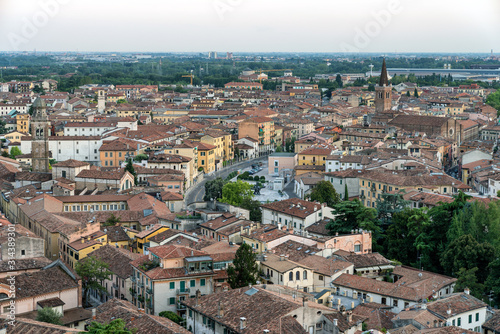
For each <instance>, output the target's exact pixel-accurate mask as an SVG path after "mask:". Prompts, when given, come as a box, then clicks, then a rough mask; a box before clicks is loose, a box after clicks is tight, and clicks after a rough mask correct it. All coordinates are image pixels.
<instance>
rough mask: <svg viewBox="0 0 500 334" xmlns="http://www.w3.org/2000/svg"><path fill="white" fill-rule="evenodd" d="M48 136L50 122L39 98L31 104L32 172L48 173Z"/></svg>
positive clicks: (44, 106) (43, 104) (45, 107)
mask: <svg viewBox="0 0 500 334" xmlns="http://www.w3.org/2000/svg"><path fill="white" fill-rule="evenodd" d="M49 136H50V121H49V117H48V116H47V106H46V105H45V102H44V101H43V100H42V99H41V98H37V99H36V100H35V101H34V102H33V117H32V120H31V162H32V171H33V172H37V173H49V172H50V170H49Z"/></svg>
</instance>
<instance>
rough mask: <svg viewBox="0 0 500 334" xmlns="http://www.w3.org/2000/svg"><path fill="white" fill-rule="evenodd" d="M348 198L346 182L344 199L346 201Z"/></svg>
mask: <svg viewBox="0 0 500 334" xmlns="http://www.w3.org/2000/svg"><path fill="white" fill-rule="evenodd" d="M348 200H349V189H347V182H346V184H345V186H344V201H348Z"/></svg>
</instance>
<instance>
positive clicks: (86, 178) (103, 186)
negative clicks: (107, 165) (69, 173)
mask: <svg viewBox="0 0 500 334" xmlns="http://www.w3.org/2000/svg"><path fill="white" fill-rule="evenodd" d="M75 182H76V189H77V190H83V189H87V190H88V191H94V190H95V189H98V190H99V191H104V190H108V189H117V190H121V191H123V190H127V189H130V188H132V187H133V186H134V185H135V182H134V176H133V175H132V174H130V173H129V172H128V171H126V170H124V169H121V170H116V171H103V170H95V169H87V170H82V171H81V172H80V173H78V175H77V176H76V177H75Z"/></svg>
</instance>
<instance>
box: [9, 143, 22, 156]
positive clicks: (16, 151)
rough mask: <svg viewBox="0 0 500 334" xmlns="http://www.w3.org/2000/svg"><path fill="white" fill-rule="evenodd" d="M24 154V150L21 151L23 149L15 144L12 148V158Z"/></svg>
mask: <svg viewBox="0 0 500 334" xmlns="http://www.w3.org/2000/svg"><path fill="white" fill-rule="evenodd" d="M21 154H23V152H21V149H20V148H19V147H17V146H14V147H12V148H11V149H10V158H11V159H15V158H16V157H17V156H18V155H21Z"/></svg>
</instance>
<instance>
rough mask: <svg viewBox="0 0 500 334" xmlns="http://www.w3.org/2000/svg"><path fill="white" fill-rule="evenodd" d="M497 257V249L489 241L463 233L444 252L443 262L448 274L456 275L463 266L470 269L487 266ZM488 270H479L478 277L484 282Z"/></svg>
mask: <svg viewBox="0 0 500 334" xmlns="http://www.w3.org/2000/svg"><path fill="white" fill-rule="evenodd" d="M494 257H495V249H494V248H493V246H492V245H490V244H489V243H486V242H484V243H479V242H477V241H476V240H475V239H474V238H473V237H472V236H471V235H470V234H465V235H462V236H461V237H460V238H458V239H456V240H454V241H452V242H451V243H450V244H449V245H448V247H447V248H446V250H445V251H444V253H443V256H442V258H441V263H442V265H443V268H444V270H445V273H446V274H448V275H453V276H456V275H457V273H458V272H459V270H460V269H461V268H464V269H465V270H470V269H472V268H474V267H478V268H487V267H488V265H489V263H490V261H491V260H492V259H494ZM487 276H488V271H487V270H481V271H479V272H477V278H478V280H479V281H480V282H484V281H485V280H486V277H487Z"/></svg>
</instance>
